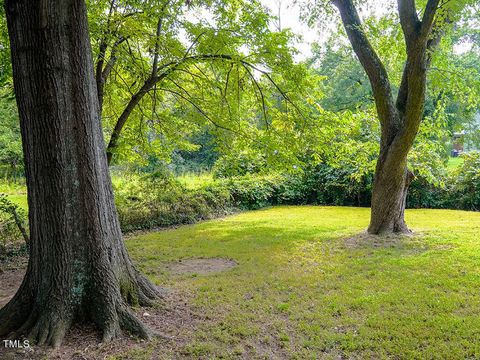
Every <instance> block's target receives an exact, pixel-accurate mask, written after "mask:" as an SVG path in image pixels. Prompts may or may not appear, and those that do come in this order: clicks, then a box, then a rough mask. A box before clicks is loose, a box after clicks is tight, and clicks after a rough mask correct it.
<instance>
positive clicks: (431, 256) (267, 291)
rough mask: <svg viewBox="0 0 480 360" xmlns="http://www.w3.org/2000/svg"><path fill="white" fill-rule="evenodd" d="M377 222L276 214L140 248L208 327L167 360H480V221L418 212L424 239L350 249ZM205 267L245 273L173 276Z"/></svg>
mask: <svg viewBox="0 0 480 360" xmlns="http://www.w3.org/2000/svg"><path fill="white" fill-rule="evenodd" d="M368 218H369V210H368V209H364V208H347V207H313V206H302V207H275V208H271V209H266V210H261V211H254V212H247V213H243V214H240V215H236V216H232V217H228V218H225V219H219V220H214V221H208V222H204V223H200V224H196V225H192V226H183V227H181V228H178V229H172V230H166V231H161V232H157V233H150V234H145V235H141V236H137V237H134V238H131V239H129V240H128V241H127V244H128V248H129V250H130V252H131V254H132V256H133V258H134V259H135V260H136V261H137V263H138V264H139V267H140V268H141V269H142V270H143V271H144V272H145V273H146V274H148V276H149V277H150V278H151V279H152V280H153V281H155V282H156V283H157V284H161V285H163V286H166V287H169V288H172V289H175V290H176V291H178V292H179V293H181V294H183V296H184V297H185V298H186V299H188V301H189V302H190V303H191V306H193V307H194V309H195V310H196V311H197V312H198V313H201V314H203V317H204V319H206V320H203V321H201V322H199V324H198V325H197V329H196V331H195V332H194V333H193V334H190V335H189V336H188V341H186V342H185V344H184V345H183V347H182V348H181V349H170V351H171V352H170V353H168V352H165V353H164V355H165V356H166V358H169V356H170V358H178V357H180V356H179V354H182V356H190V357H193V358H198V357H202V358H208V359H210V358H238V357H241V358H246V359H251V358H265V359H272V358H292V359H318V358H326V359H328V358H332V359H337V358H355V359H364V358H374V359H379V358H396V359H400V358H402V359H414V358H416V359H433V358H438V359H447V358H448V359H465V358H479V357H480V296H479V294H480V291H479V288H480V239H479V234H480V213H473V212H462V211H448V210H408V211H407V218H408V223H409V224H410V226H411V227H412V228H413V229H414V230H415V232H416V234H417V235H416V236H413V237H403V238H389V239H382V238H377V239H376V240H371V239H364V240H363V242H362V241H356V242H355V241H351V240H347V241H346V240H345V239H347V238H351V237H352V236H355V235H358V234H359V233H360V232H362V231H363V230H364V229H365V228H366V226H367V224H368ZM198 257H207V258H208V257H223V258H230V259H233V260H235V261H236V262H238V266H237V267H235V268H233V269H231V270H228V271H225V272H220V273H214V274H213V273H212V274H209V275H199V274H177V275H175V274H171V273H169V272H168V271H166V269H165V264H166V262H168V261H175V260H178V259H185V258H198ZM151 348H152V347H149V348H147V349H151ZM144 351H145V352H148V351H150V350H144ZM136 356H139V357H140V356H145V358H148V354H147V353H145V354H143V355H140V353H137V355H136ZM141 358H143V357H141Z"/></svg>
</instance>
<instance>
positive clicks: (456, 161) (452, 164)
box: [447, 157, 464, 170]
mask: <svg viewBox="0 0 480 360" xmlns="http://www.w3.org/2000/svg"><path fill="white" fill-rule="evenodd" d="M463 162H464V160H463V158H462V157H449V158H448V163H447V169H449V170H453V169H456V168H457V167H459V166H460V165H462V164H463Z"/></svg>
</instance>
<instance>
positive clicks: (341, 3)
mask: <svg viewBox="0 0 480 360" xmlns="http://www.w3.org/2000/svg"><path fill="white" fill-rule="evenodd" d="M333 4H334V5H335V6H336V7H337V8H338V10H339V11H340V16H341V18H342V22H343V25H344V27H345V30H346V32H347V36H348V38H349V40H350V43H351V44H352V47H353V50H354V51H355V53H356V55H357V57H358V59H359V60H360V63H361V64H362V66H363V68H364V69H365V72H366V73H367V75H368V78H369V79H370V83H371V86H372V91H373V94H374V98H375V104H376V107H377V113H378V116H379V119H380V124H381V126H382V133H383V134H384V135H385V136H384V137H383V138H384V139H385V140H386V144H388V143H389V142H390V141H391V140H392V139H391V136H389V134H390V133H393V132H394V131H391V130H392V129H393V130H394V129H398V128H399V127H400V120H399V118H398V114H397V110H396V107H395V104H394V101H393V95H392V89H391V85H390V80H389V78H388V74H387V71H386V69H385V67H384V65H383V63H382V61H381V60H380V58H379V57H378V55H377V53H376V52H375V50H374V49H373V46H372V45H371V44H370V42H369V40H368V38H367V36H366V34H365V32H364V30H363V28H362V23H361V20H360V17H359V15H358V12H357V9H356V8H355V6H354V5H353V2H352V0H333ZM386 144H383V145H386Z"/></svg>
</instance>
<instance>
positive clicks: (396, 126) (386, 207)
mask: <svg viewBox="0 0 480 360" xmlns="http://www.w3.org/2000/svg"><path fill="white" fill-rule="evenodd" d="M439 1H440V0H428V2H427V5H426V7H425V9H424V12H423V18H422V20H421V21H420V19H419V18H418V15H417V10H416V8H415V1H414V0H398V12H399V16H400V23H401V25H402V30H403V34H404V37H405V43H406V46H407V61H406V63H405V68H404V72H403V77H402V82H401V84H400V89H399V93H398V97H397V100H396V101H394V99H393V95H392V90H391V85H390V81H389V78H388V74H387V71H386V70H385V67H384V66H383V64H382V61H381V60H380V58H379V57H378V55H377V54H376V52H375V50H374V49H373V47H372V46H371V44H370V42H369V41H368V39H367V36H366V34H365V32H364V31H363V29H362V23H361V20H360V17H359V16H358V13H357V10H356V8H355V6H354V4H353V1H352V0H334V1H333V3H334V5H335V6H336V7H337V8H338V9H339V11H340V16H341V18H342V22H343V24H344V26H345V30H346V32H347V35H348V38H349V40H350V43H351V44H352V47H353V49H354V51H355V53H356V55H357V57H358V59H359V61H360V63H361V64H362V66H363V68H364V69H365V71H366V73H367V75H368V77H369V80H370V83H371V85H372V90H373V95H374V98H375V105H376V108H377V114H378V118H379V120H380V125H381V129H382V133H381V141H380V154H379V157H378V161H377V167H376V171H375V181H374V185H373V193H372V211H371V219H370V226H369V227H368V232H369V233H372V234H381V233H406V232H409V230H408V227H407V225H406V223H405V203H406V197H407V191H408V186H409V185H410V182H411V181H412V179H413V177H414V176H413V174H412V173H411V172H410V171H409V170H408V168H407V156H408V153H409V151H410V149H411V148H412V146H413V142H414V140H415V137H416V135H417V132H418V128H419V126H420V122H421V120H422V116H423V107H424V104H425V92H426V77H427V69H428V66H429V64H430V56H431V51H432V50H433V49H434V48H435V46H436V45H438V42H439V41H440V36H441V31H436V32H435V33H434V32H433V31H432V29H433V28H434V25H435V14H436V13H437V11H438V6H439Z"/></svg>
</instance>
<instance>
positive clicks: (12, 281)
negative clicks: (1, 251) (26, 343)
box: [0, 268, 25, 345]
mask: <svg viewBox="0 0 480 360" xmlns="http://www.w3.org/2000/svg"><path fill="white" fill-rule="evenodd" d="M24 275H25V268H21V269H9V270H0V308H2V307H3V306H4V305H6V304H7V303H8V301H9V300H10V299H11V298H12V297H13V295H15V292H16V291H17V289H18V288H19V287H20V284H21V283H22V280H23V276H24ZM0 345H2V344H0Z"/></svg>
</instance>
